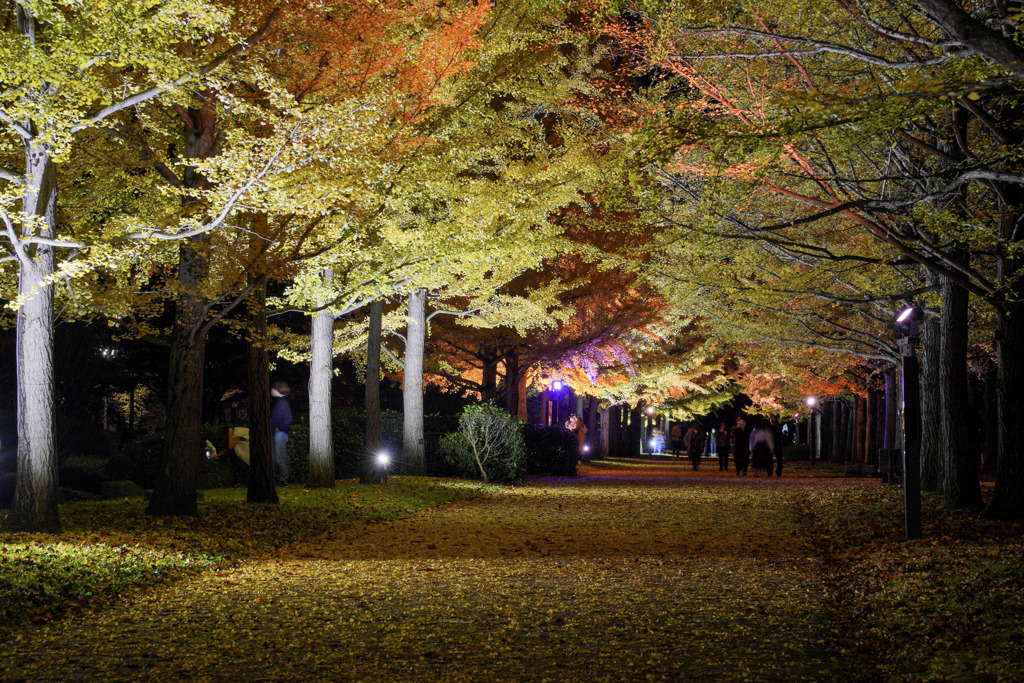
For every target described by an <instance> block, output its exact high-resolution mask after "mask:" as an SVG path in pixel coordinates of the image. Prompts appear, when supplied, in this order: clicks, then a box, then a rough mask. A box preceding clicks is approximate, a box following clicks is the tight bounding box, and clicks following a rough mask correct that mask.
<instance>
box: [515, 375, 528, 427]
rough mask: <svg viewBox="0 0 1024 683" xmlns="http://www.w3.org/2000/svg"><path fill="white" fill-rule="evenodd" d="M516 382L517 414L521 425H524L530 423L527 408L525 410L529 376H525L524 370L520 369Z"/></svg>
mask: <svg viewBox="0 0 1024 683" xmlns="http://www.w3.org/2000/svg"><path fill="white" fill-rule="evenodd" d="M518 382H519V389H518V393H519V406H518V408H519V410H518V411H517V412H518V415H519V419H520V420H521V421H522V422H523V424H526V423H527V422H529V421H530V416H529V413H528V412H527V408H526V391H527V384H528V383H529V375H528V374H527V372H526V369H525V368H521V369H520V371H519V379H518Z"/></svg>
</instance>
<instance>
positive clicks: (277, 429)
mask: <svg viewBox="0 0 1024 683" xmlns="http://www.w3.org/2000/svg"><path fill="white" fill-rule="evenodd" d="M291 393H292V390H291V387H289V386H288V383H287V382H285V381H283V380H278V381H277V382H274V384H273V385H272V386H271V387H270V395H271V397H273V398H274V399H276V400H275V401H274V405H273V407H272V408H271V409H270V434H271V437H270V447H271V453H273V458H274V476H275V477H276V478H277V485H278V486H287V485H288V428H289V427H291V426H292V407H291V404H289V403H288V395H289V394H291Z"/></svg>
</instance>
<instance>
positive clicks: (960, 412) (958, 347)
mask: <svg viewBox="0 0 1024 683" xmlns="http://www.w3.org/2000/svg"><path fill="white" fill-rule="evenodd" d="M940 291H941V294H942V320H941V323H940V325H941V332H942V344H941V348H940V350H939V389H940V391H939V395H940V405H941V410H942V412H941V414H940V419H939V426H940V429H941V430H942V446H943V451H944V453H943V455H944V458H943V464H942V468H941V480H940V485H939V490H940V492H941V494H942V496H943V499H944V501H945V505H946V507H947V508H949V509H960V508H980V507H981V506H982V500H981V484H980V482H979V480H978V468H977V466H976V465H975V464H974V461H973V459H972V458H971V455H970V449H971V447H972V444H971V443H970V438H969V436H968V421H969V420H970V419H971V415H970V405H969V403H968V394H967V392H968V386H967V323H968V319H969V310H968V294H967V290H966V289H964V288H963V287H961V286H959V285H958V284H956V283H955V282H952V281H951V280H950V279H948V278H944V277H940Z"/></svg>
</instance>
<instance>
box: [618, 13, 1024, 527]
mask: <svg viewBox="0 0 1024 683" xmlns="http://www.w3.org/2000/svg"><path fill="white" fill-rule="evenodd" d="M619 7H620V8H622V9H623V10H624V14H625V15H626V16H627V20H626V21H624V22H622V23H621V24H620V25H619V27H618V28H616V29H612V30H611V33H613V34H614V35H615V40H616V41H619V44H620V45H622V46H623V47H624V49H623V51H622V52H621V53H620V56H619V59H620V63H621V64H628V65H629V66H631V67H635V69H636V71H635V74H634V75H635V76H636V77H637V78H638V79H639V80H640V81H641V82H642V83H643V84H644V88H643V89H644V90H645V93H644V94H645V95H648V94H649V95H650V97H646V96H645V97H640V98H637V102H638V104H637V106H635V107H634V109H635V115H636V116H637V119H638V120H639V119H642V122H643V125H642V126H639V127H638V134H637V135H636V136H634V137H633V138H632V140H631V142H632V143H633V144H632V145H631V150H632V153H633V155H634V158H635V159H636V160H637V161H639V162H641V163H642V164H644V165H645V168H647V169H650V170H652V172H653V173H654V174H655V175H657V176H659V177H658V178H657V180H656V181H655V182H656V183H660V184H661V185H662V187H663V188H664V189H665V193H664V195H669V196H671V195H676V196H677V197H678V201H677V202H676V206H678V207H686V208H685V209H684V211H683V213H684V214H685V216H686V217H685V218H683V219H682V220H680V221H679V224H678V226H677V229H676V230H675V231H676V232H677V233H679V235H680V236H683V235H686V234H692V235H696V236H701V237H704V236H707V235H709V234H713V235H717V236H719V237H728V238H730V240H729V241H731V242H732V243H733V244H735V245H743V246H738V247H736V248H735V250H736V251H738V252H740V253H742V252H744V251H747V252H749V251H750V249H748V247H747V245H750V244H753V243H757V245H758V247H757V248H759V249H760V250H761V251H762V254H763V258H764V261H763V262H764V263H765V265H766V267H765V268H763V269H762V268H759V267H757V265H756V260H757V259H745V260H744V263H743V265H744V266H746V267H751V268H753V269H754V270H755V271H756V272H757V273H758V274H757V276H756V277H752V276H751V275H750V274H749V273H747V274H743V273H738V275H739V276H740V282H739V285H740V286H739V287H738V288H737V287H734V286H733V284H734V283H731V282H730V281H729V276H730V275H733V274H735V273H736V269H733V268H730V267H728V266H729V264H726V265H725V267H723V268H722V271H723V273H724V274H727V276H726V277H725V278H724V279H723V280H720V282H721V284H722V285H723V286H722V291H724V292H729V295H730V297H731V298H733V299H734V300H735V299H738V298H740V297H732V295H731V292H743V291H744V288H745V287H746V288H747V289H746V290H745V291H746V292H750V291H754V290H758V289H760V290H775V291H776V292H777V293H778V294H777V295H775V296H774V299H773V303H771V304H770V305H769V307H768V308H769V310H771V309H774V310H776V311H778V312H779V313H780V316H779V317H781V313H782V312H784V311H785V310H786V307H787V305H788V303H787V302H785V301H784V300H783V296H779V295H783V294H784V293H787V290H788V293H789V295H790V298H791V299H796V300H798V302H799V304H800V305H801V306H805V309H804V310H806V311H807V312H808V313H811V314H812V315H814V316H818V318H819V320H820V321H821V322H823V323H826V324H827V325H828V326H831V330H830V331H829V332H827V333H825V334H822V333H823V332H824V331H825V328H824V327H820V328H818V329H817V330H814V331H812V332H813V335H814V336H817V338H818V339H819V340H824V341H826V343H827V339H828V337H829V335H833V336H834V337H835V338H839V337H844V338H846V340H847V341H851V342H852V339H853V336H856V335H853V334H850V333H849V332H850V331H851V330H856V328H857V327H859V326H860V325H861V324H863V323H865V322H866V323H867V324H866V327H867V328H868V331H869V334H868V335H867V336H864V337H862V339H861V341H858V342H855V344H857V345H861V349H862V350H863V349H864V348H865V347H864V346H863V342H864V341H866V342H867V343H868V345H872V344H875V345H876V346H877V347H878V349H879V350H880V351H883V355H886V354H885V353H884V349H883V348H882V347H883V346H884V345H881V344H877V342H874V341H872V340H871V339H870V338H869V337H872V336H873V337H875V338H876V339H877V338H879V337H880V335H878V334H877V332H876V330H879V329H880V328H881V327H882V326H883V325H884V322H885V318H886V317H887V316H885V315H884V314H882V311H883V310H884V309H885V308H886V307H888V308H889V315H892V314H894V313H895V312H896V310H898V306H899V305H900V303H901V302H900V299H902V300H903V302H909V301H917V302H927V303H929V304H931V301H930V300H929V299H928V297H927V296H926V295H925V292H927V291H929V290H932V289H940V290H941V292H940V293H941V305H942V308H941V321H942V322H941V335H940V339H941V349H940V351H941V355H942V360H941V363H940V365H941V367H942V368H943V370H942V383H941V386H942V387H943V390H942V392H940V393H941V395H942V411H943V412H944V414H945V417H944V418H943V419H941V420H940V421H939V423H940V424H941V425H942V431H943V439H944V442H945V451H946V453H947V462H946V467H945V476H944V484H943V487H944V495H945V497H946V501H947V504H948V505H951V506H977V505H979V504H980V502H981V496H980V489H979V488H978V486H977V476H976V472H975V471H974V470H973V467H972V466H971V464H970V462H969V458H968V457H967V455H966V454H967V450H968V449H969V444H968V443H967V442H966V441H965V439H964V433H963V432H962V429H961V427H962V422H963V421H962V419H961V416H962V414H963V412H964V410H965V409H964V408H963V406H959V404H958V403H957V402H958V401H961V400H962V399H963V397H964V396H965V394H966V391H965V390H964V387H965V386H966V348H967V345H966V340H967V331H968V327H967V321H968V301H969V299H968V297H969V296H976V297H978V300H980V301H984V302H985V303H986V304H987V305H988V306H990V307H991V308H992V310H993V311H994V313H995V319H996V338H997V340H998V341H997V346H998V357H999V363H1000V367H1001V368H1002V369H1001V374H1000V378H1001V379H1000V382H1001V386H1002V389H1001V393H1000V396H1001V397H1002V398H1001V401H1002V406H1003V409H1004V412H1003V414H1004V415H1005V416H1012V415H1017V414H1018V413H1017V412H1016V411H1018V410H1019V406H1020V405H1022V404H1024V401H1021V400H1019V397H1018V396H1017V395H1016V392H1017V391H1018V390H1019V387H1020V386H1021V381H1020V374H1019V373H1020V368H1021V367H1022V366H1021V362H1020V359H1019V357H1018V354H1017V353H1016V351H1015V349H1016V348H1018V347H1019V345H1015V344H1014V343H1012V342H1010V341H1009V340H1011V339H1015V338H1017V337H1018V336H1019V334H1020V332H1019V330H1018V329H1017V327H1016V325H1017V323H1015V322H1014V321H1015V320H1017V319H1019V318H1020V317H1021V316H1020V315H1019V311H1018V308H1019V306H1020V303H1019V302H1020V300H1021V297H1020V293H1019V287H1018V284H1019V281H1020V278H1019V276H1018V275H1017V273H1018V271H1019V260H1018V259H1017V257H1016V256H1015V253H1016V246H1015V245H1016V243H1017V242H1018V241H1019V235H1018V234H1017V232H1019V231H1017V232H1015V231H1014V230H1013V229H1010V228H1009V227H1008V226H1009V225H1011V224H1015V222H1016V221H1018V220H1019V208H1015V207H1019V201H1018V200H1017V199H1016V198H1017V197H1019V194H1020V185H1021V176H1020V169H1019V163H1018V155H1017V154H1016V153H1015V152H1014V151H1012V150H1014V149H1015V147H1016V146H1018V145H1019V131H1018V130H1017V129H1016V127H1015V126H1014V125H1013V124H1012V123H1010V122H1011V121H1015V120H1017V119H1019V115H1018V113H1017V111H1016V108H1015V107H1016V106H1017V105H1016V103H1017V101H1018V100H1019V84H1020V61H1019V55H1020V54H1021V49H1020V47H1019V46H1018V45H1017V44H1016V43H1015V42H1014V41H1013V40H1012V39H1010V38H1007V37H1006V36H1009V35H1013V33H1014V31H1015V30H1016V26H1017V25H1018V22H1019V17H1016V16H1015V15H1013V14H1012V13H1003V14H1000V13H999V12H998V11H997V10H992V9H990V8H983V7H981V6H978V7H974V6H972V7H970V8H969V9H967V10H965V8H964V7H961V6H960V5H959V4H957V3H955V2H952V1H950V0H930V1H929V2H922V3H920V4H918V5H914V4H911V5H891V4H887V3H861V4H856V5H851V4H849V3H845V2H824V1H818V0H808V1H807V2H799V3H775V2H758V3H754V4H752V5H750V6H749V7H744V8H737V10H736V11H735V12H732V13H728V14H723V13H722V12H721V11H720V9H719V8H718V6H717V5H714V4H712V3H693V4H688V5H686V6H682V5H675V6H669V5H668V4H665V3H658V2H651V3H643V2H638V3H633V2H628V3H622V4H621V5H619ZM992 26H1000V27H1002V29H1001V30H993V29H992V28H991V27H992ZM837 27H841V28H840V29H839V30H837ZM664 195H663V196H664ZM701 241H705V240H703V239H702V240H701ZM715 244H716V245H717V246H719V248H720V251H719V252H718V253H710V252H709V251H708V250H706V249H702V248H699V247H698V248H696V249H693V250H691V251H690V252H689V253H690V259H691V261H692V260H696V259H702V258H711V259H714V258H716V257H717V258H719V259H721V258H723V257H725V258H731V256H732V254H733V251H734V248H733V247H732V246H728V244H727V243H726V242H722V241H719V242H716V243H715ZM812 271H813V272H812ZM886 271H889V272H886ZM779 275H784V277H782V278H778V276H779ZM744 280H745V281H744ZM807 285H811V287H812V288H811V289H800V288H801V287H807ZM730 290H731V292H730ZM798 290H799V291H798ZM795 292H796V293H795ZM819 293H820V294H822V295H824V297H828V296H831V297H832V300H831V302H828V301H827V300H826V299H825V298H824V297H821V296H817V295H818V294H819ZM741 296H747V298H752V297H750V296H749V295H746V294H741ZM815 299H817V302H816V303H815ZM762 301H766V299H765V297H762ZM807 304H813V305H812V306H811V307H809V308H807V307H806V305H807ZM815 307H816V310H815ZM851 307H852V308H856V309H858V312H856V313H854V314H853V315H852V316H849V317H848V318H846V316H847V313H846V311H848V310H849V309H850V308H851ZM829 308H832V309H833V311H832V312H831V314H830V313H829V311H828V309H829ZM843 309H845V310H843ZM861 315H863V316H864V317H862V318H860V323H857V319H858V316H861ZM762 317H767V316H762ZM794 318H795V320H799V319H800V318H799V315H797V316H794ZM844 318H846V319H845V320H844ZM804 320H805V321H806V320H808V318H804ZM849 322H853V323H854V325H848V324H847V323H849ZM844 326H846V327H847V328H848V330H847V331H845V332H844V331H843V330H842V328H843V327H844ZM856 332H857V334H859V333H860V330H856ZM958 406H959V407H958ZM1004 429H1005V425H1004ZM1001 443H1002V446H1003V450H1002V451H1001V457H1000V460H999V463H1000V464H999V467H1000V472H1001V474H1000V476H999V481H1000V483H999V484H998V485H997V487H996V488H997V494H996V496H995V499H994V502H993V504H992V506H991V508H990V510H989V512H990V514H992V515H994V516H1000V517H1014V516H1020V515H1021V514H1022V508H1021V507H1020V504H1019V501H1020V500H1021V498H1022V497H1021V495H1020V491H1021V490H1022V486H1024V478H1022V476H1021V472H1022V471H1024V469H1022V467H1021V465H1020V462H1022V457H1021V449H1020V445H1019V441H1018V440H1017V439H1016V438H1015V437H1013V436H1012V435H1011V436H1008V437H1007V438H1005V439H1003V440H1002V442H1001ZM1011 491H1012V492H1014V493H1011ZM1015 501H1017V502H1015Z"/></svg>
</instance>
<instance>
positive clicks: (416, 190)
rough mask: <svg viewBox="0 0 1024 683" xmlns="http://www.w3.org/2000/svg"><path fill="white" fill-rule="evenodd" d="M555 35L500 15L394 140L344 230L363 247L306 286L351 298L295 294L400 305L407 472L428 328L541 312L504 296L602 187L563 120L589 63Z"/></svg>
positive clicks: (508, 11) (506, 7)
mask: <svg viewBox="0 0 1024 683" xmlns="http://www.w3.org/2000/svg"><path fill="white" fill-rule="evenodd" d="M544 9H549V10H551V11H556V10H557V9H558V7H557V4H552V5H550V6H545V8H544ZM553 26H554V24H553V23H551V19H550V17H547V16H546V15H545V14H544V13H543V12H540V11H538V8H537V7H536V6H534V5H531V4H530V3H499V4H498V5H496V7H495V8H494V10H493V11H492V12H491V13H490V14H489V15H488V17H487V21H486V22H485V23H484V24H483V25H482V26H481V28H480V30H479V34H478V36H477V41H478V42H477V44H475V45H472V46H467V48H471V49H467V52H466V56H465V58H466V59H467V60H468V61H467V64H469V68H465V69H462V70H455V71H454V72H453V73H451V74H449V75H447V76H446V77H445V78H444V79H439V80H438V82H437V83H436V84H435V88H434V90H433V92H432V93H431V98H430V100H429V101H428V102H425V106H424V107H423V108H422V109H420V110H418V112H417V113H418V115H417V116H416V117H415V119H414V120H413V121H412V123H411V124H408V125H406V126H404V127H403V130H402V137H401V138H400V139H396V140H395V141H394V142H393V143H392V144H391V145H390V146H389V147H388V148H387V149H384V150H382V154H381V156H382V158H383V159H386V160H387V161H388V163H387V164H386V165H383V166H382V168H381V174H380V178H379V180H378V182H376V183H375V184H374V186H373V189H374V191H376V192H377V196H378V199H377V201H376V203H372V204H369V203H368V202H367V201H366V200H365V199H363V201H362V202H361V204H362V205H361V206H355V207H354V208H353V210H352V213H351V221H352V223H353V224H359V225H362V226H363V228H362V230H363V233H362V235H361V236H360V237H359V244H358V246H356V245H355V244H354V243H346V246H345V247H344V248H341V249H335V250H333V252H332V253H333V254H334V256H335V258H337V259H338V260H336V261H333V262H325V261H324V260H320V261H318V262H317V263H316V264H315V269H314V270H312V271H310V273H311V274H310V275H309V277H306V278H304V279H301V281H302V282H304V283H307V284H309V283H318V281H319V280H320V279H321V278H320V274H321V273H322V272H324V271H325V269H329V270H330V272H332V273H333V274H334V284H335V285H337V284H340V283H345V285H347V287H348V289H346V288H345V287H344V286H343V287H333V288H331V287H328V289H327V290H323V289H321V291H319V292H316V291H314V290H311V289H308V288H307V287H305V286H304V287H302V288H296V289H295V290H293V296H298V297H299V298H302V299H303V305H307V306H308V305H310V304H314V303H320V305H321V307H323V302H334V311H333V313H332V315H337V314H338V313H340V312H342V311H345V310H348V309H350V308H351V307H353V306H355V305H357V304H358V303H360V302H362V301H365V300H367V299H372V298H377V297H381V296H394V295H397V296H402V297H405V298H407V299H408V302H409V308H408V311H407V315H406V319H405V321H404V322H405V324H403V325H400V326H398V327H397V328H394V327H393V328H392V330H391V331H392V332H393V333H400V330H401V328H403V327H404V328H405V332H404V334H402V338H403V340H404V342H405V349H404V351H403V352H401V353H400V354H399V355H402V356H403V357H404V361H403V364H404V396H405V435H404V444H405V446H404V447H405V449H406V452H405V454H404V466H405V468H406V471H410V472H420V471H422V468H423V451H422V430H423V427H422V411H423V407H422V374H423V371H422V362H423V360H422V359H423V352H424V351H423V349H424V339H425V335H426V328H427V322H428V318H429V317H430V316H436V315H440V314H442V312H454V313H456V314H459V315H463V314H467V313H471V314H472V318H471V319H472V320H476V321H481V322H484V323H485V324H494V323H495V322H497V321H499V320H512V319H513V318H518V319H520V320H523V319H526V318H532V319H540V318H542V317H543V308H541V307H539V306H537V305H535V304H534V303H532V302H529V301H527V300H523V299H514V300H513V299H509V298H507V297H501V296H500V295H499V294H498V290H499V288H500V287H501V286H502V285H503V284H504V283H505V282H507V281H508V280H509V279H511V278H513V277H515V276H516V275H518V274H519V273H521V272H523V270H525V269H527V268H530V267H535V266H537V265H539V264H540V263H541V261H542V260H543V258H544V257H545V256H547V255H549V254H551V253H556V252H557V251H558V250H559V249H560V248H561V247H560V246H559V244H560V242H559V239H560V238H559V236H560V233H561V232H562V229H561V227H560V226H559V225H558V223H557V222H556V221H553V220H551V219H552V217H553V216H554V215H555V214H556V213H557V211H558V210H559V209H560V208H562V207H565V206H568V205H571V204H574V203H580V204H584V203H585V201H584V199H583V196H584V195H583V193H584V192H585V191H586V190H588V189H589V188H590V187H591V186H593V185H594V184H595V183H596V179H597V171H596V169H597V165H596V161H597V157H596V156H595V155H594V154H593V150H592V145H591V144H590V143H591V140H590V138H589V129H587V128H586V127H584V126H581V125H579V123H578V121H579V118H578V117H577V116H575V115H572V114H573V112H570V111H568V108H570V107H572V106H573V105H574V104H575V99H576V95H577V93H578V92H579V91H581V90H584V89H587V88H589V87H590V85H589V79H590V75H589V70H590V69H591V68H592V65H593V60H592V59H590V58H577V57H573V56H571V55H569V54H567V53H566V52H565V51H562V50H560V49H558V48H559V45H558V43H557V42H556V41H555V33H554V31H553ZM355 273H358V274H359V275H358V276H356V277H353V274H355ZM327 284H328V285H331V283H327ZM428 299H434V300H439V301H455V300H460V301H461V302H462V303H463V304H464V305H465V307H464V308H461V309H459V310H456V311H452V310H450V309H448V307H446V306H445V305H444V304H443V303H442V304H439V305H438V306H437V307H435V308H434V309H433V310H432V311H431V312H430V314H429V315H428V312H427V301H428ZM314 330H315V331H317V332H318V333H319V330H321V328H320V327H319V326H316V327H314ZM323 330H324V331H326V326H325V327H324V328H323ZM320 339H322V337H321V338H320ZM320 339H314V340H313V347H314V348H319V347H320V346H321V344H322V343H323V342H322V341H320ZM327 348H330V345H328V347H327ZM319 402H320V400H319V399H318V403H319ZM313 428H314V429H320V430H325V429H327V428H328V427H326V426H325V425H323V424H320V425H313Z"/></svg>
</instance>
